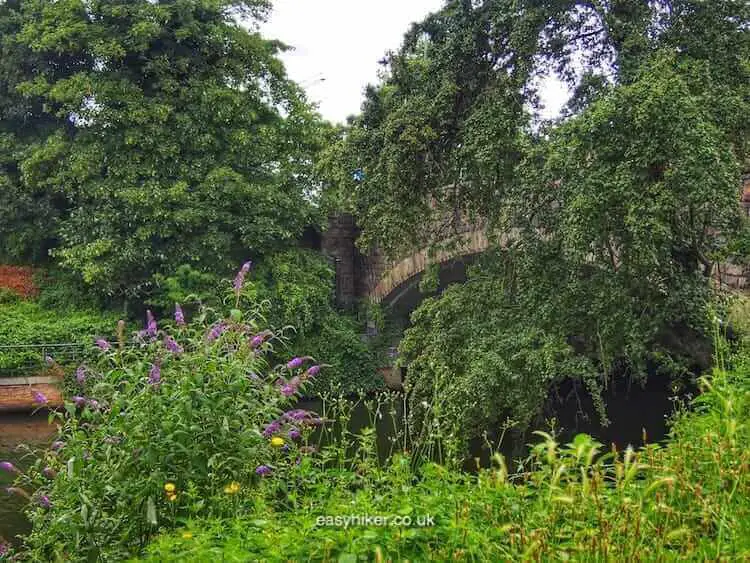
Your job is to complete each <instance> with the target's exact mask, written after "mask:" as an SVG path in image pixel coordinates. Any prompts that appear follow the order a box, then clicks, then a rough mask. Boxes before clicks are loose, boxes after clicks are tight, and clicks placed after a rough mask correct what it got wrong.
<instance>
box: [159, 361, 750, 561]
mask: <svg viewBox="0 0 750 563" xmlns="http://www.w3.org/2000/svg"><path fill="white" fill-rule="evenodd" d="M749 381H750V365H749V364H748V363H747V362H741V363H740V364H739V365H738V366H737V369H736V371H735V372H733V373H724V372H721V371H716V372H715V374H714V377H713V379H712V380H710V381H709V380H705V381H704V385H705V390H706V392H705V393H704V394H703V395H702V396H701V397H700V398H699V399H697V400H696V402H695V405H694V408H695V412H692V413H682V414H681V415H679V416H678V418H677V420H676V422H675V423H674V426H673V430H672V435H671V441H670V443H669V444H668V445H667V446H666V447H660V446H658V445H650V446H647V447H646V448H644V449H642V450H640V451H638V452H636V451H633V450H632V449H628V450H626V451H625V452H619V453H617V454H607V453H606V452H604V451H603V450H602V446H601V444H598V443H597V442H596V441H594V440H592V439H591V438H590V437H588V436H586V435H579V436H577V437H576V438H575V439H574V440H573V441H572V442H571V443H569V444H566V445H563V446H561V445H559V444H557V443H556V442H555V440H554V438H553V437H552V436H550V435H546V434H539V433H538V434H539V435H540V437H541V441H540V442H539V443H538V444H536V445H535V446H534V447H533V449H532V452H533V453H532V455H531V457H530V459H529V460H528V461H527V462H526V464H525V469H524V470H522V471H521V472H520V473H518V474H515V475H513V474H509V471H508V467H507V466H506V464H505V461H504V459H503V458H502V457H501V456H499V455H496V456H495V458H494V460H495V464H494V466H493V467H492V468H489V469H483V470H481V471H479V472H477V473H476V474H468V473H462V472H458V471H455V470H451V469H448V468H446V467H443V466H440V465H436V464H433V463H427V464H423V465H420V466H418V467H416V468H415V466H414V465H413V463H412V462H413V460H412V459H410V457H409V456H405V455H396V456H395V457H393V458H392V459H391V461H390V463H389V464H388V465H387V467H385V468H383V469H380V468H378V467H377V466H376V465H373V464H367V463H364V462H363V461H361V460H360V461H357V460H356V459H353V460H352V463H351V464H341V463H336V464H334V466H333V467H330V466H329V467H327V468H318V469H317V470H315V471H310V470H309V467H304V466H303V467H300V468H297V469H296V471H297V479H296V480H294V481H288V482H287V490H288V491H289V493H288V494H286V495H285V496H283V499H282V500H279V498H280V495H279V494H278V487H276V488H273V487H272V482H271V481H268V482H267V483H265V486H266V488H265V489H263V490H262V491H261V492H265V493H266V494H264V495H263V496H260V495H259V498H258V500H257V501H256V503H255V504H254V505H253V507H252V510H250V511H249V512H248V513H245V514H242V515H240V516H239V517H237V518H235V519H225V520H221V519H196V520H194V521H191V522H189V523H188V525H187V526H186V527H185V528H184V529H183V530H180V531H177V532H175V533H172V534H167V535H164V536H162V537H161V538H159V539H158V540H156V541H155V542H153V543H152V544H151V545H150V546H149V548H148V555H147V557H145V558H144V559H145V560H147V561H159V562H165V561H206V560H210V559H213V558H217V557H221V558H222V560H223V561H249V560H261V561H282V560H306V561H307V560H313V561H331V562H333V561H362V560H375V561H389V560H392V561H397V560H398V561H400V560H411V561H448V560H457V561H488V562H489V561H492V562H494V561H522V560H535V561H548V560H562V561H564V560H576V561H592V560H595V561H600V560H601V561H630V560H646V561H657V560H658V561H664V560H677V559H689V560H727V561H729V560H746V559H747V558H748V557H750V471H748V468H750V450H748V448H747V447H746V444H747V442H748V440H750V384H748V382H749ZM367 435H368V434H367V433H366V432H365V433H363V434H362V442H364V443H366V441H367ZM323 453H324V454H325V452H323ZM323 457H325V455H324V456H323ZM360 457H361V456H360ZM311 463H312V462H311ZM285 478H286V479H289V476H285ZM272 493H273V494H272ZM363 516H370V517H376V516H387V517H389V518H391V519H393V518H394V517H398V518H401V519H403V518H404V517H407V518H409V519H410V520H411V525H402V526H399V527H394V526H390V525H382V523H381V525H378V524H377V523H373V522H370V524H369V525H367V523H365V524H362V522H361V521H360V522H357V520H356V518H357V517H359V518H361V517H363ZM335 517H340V518H341V520H340V522H339V523H338V524H339V525H338V526H337V525H336V524H337V523H336V521H335V520H333V518H335ZM352 517H354V518H352ZM427 517H432V520H433V521H428V520H427ZM345 518H350V520H349V521H348V522H349V525H346V524H345V522H346V521H345V520H344V519H345ZM420 522H421V523H422V524H428V525H425V526H420V525H419V524H420ZM394 523H395V522H394ZM400 523H402V524H403V520H402V521H401V522H400ZM330 524H333V525H330Z"/></svg>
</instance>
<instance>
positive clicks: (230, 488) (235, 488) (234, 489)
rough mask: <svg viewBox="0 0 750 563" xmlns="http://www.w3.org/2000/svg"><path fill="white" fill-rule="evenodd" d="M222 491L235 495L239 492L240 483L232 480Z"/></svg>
mask: <svg viewBox="0 0 750 563" xmlns="http://www.w3.org/2000/svg"><path fill="white" fill-rule="evenodd" d="M224 492H225V493H226V494H228V495H235V494H237V493H239V492H240V484H239V483H238V482H237V481H232V482H231V483H229V484H228V485H227V486H226V487H224Z"/></svg>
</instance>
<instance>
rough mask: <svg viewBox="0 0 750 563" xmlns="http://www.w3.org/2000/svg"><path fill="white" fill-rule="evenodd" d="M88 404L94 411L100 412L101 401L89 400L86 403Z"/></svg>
mask: <svg viewBox="0 0 750 563" xmlns="http://www.w3.org/2000/svg"><path fill="white" fill-rule="evenodd" d="M86 404H87V405H88V407H89V408H90V409H91V410H92V411H98V410H99V401H97V400H96V399H89V400H88V401H86Z"/></svg>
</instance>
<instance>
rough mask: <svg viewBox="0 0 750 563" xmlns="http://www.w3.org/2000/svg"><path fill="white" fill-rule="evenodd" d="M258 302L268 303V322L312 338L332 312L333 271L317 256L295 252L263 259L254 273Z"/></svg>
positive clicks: (286, 252)
mask: <svg viewBox="0 0 750 563" xmlns="http://www.w3.org/2000/svg"><path fill="white" fill-rule="evenodd" d="M254 281H255V282H256V283H257V295H258V298H259V299H262V300H268V301H269V303H270V311H269V319H271V320H272V322H273V323H274V324H276V325H279V326H284V325H293V326H294V327H295V328H296V329H297V330H298V331H299V332H300V333H301V334H304V335H307V334H312V333H314V332H315V331H317V330H319V329H320V327H321V326H322V321H323V317H326V316H328V315H329V314H330V312H331V311H332V310H333V299H334V283H335V279H334V271H333V268H332V267H331V265H330V264H329V263H328V262H327V261H326V260H325V258H323V256H321V255H320V254H319V253H317V252H313V251H308V250H302V249H295V250H287V251H285V252H279V253H276V254H274V255H273V256H269V257H267V258H266V259H264V260H263V261H262V262H261V263H260V264H259V266H258V268H257V269H256V271H255V275H254Z"/></svg>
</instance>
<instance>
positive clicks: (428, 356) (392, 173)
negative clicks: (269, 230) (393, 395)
mask: <svg viewBox="0 0 750 563" xmlns="http://www.w3.org/2000/svg"><path fill="white" fill-rule="evenodd" d="M749 12H750V8H749V7H748V5H747V3H745V2H741V1H734V0H727V1H724V2H710V3H709V2H702V1H697V0H654V1H651V2H647V3H646V2H643V1H640V0H609V1H593V2H589V1H585V2H584V1H575V0H548V1H543V2H538V1H534V2H531V1H525V0H484V1H479V2H476V1H473V2H472V1H468V0H467V1H460V0H453V1H449V2H446V4H445V7H444V8H443V9H442V10H440V11H439V12H437V13H435V14H432V15H430V16H429V17H427V18H426V19H425V20H424V21H422V22H420V23H417V24H415V25H414V26H413V27H412V29H411V30H410V31H409V33H408V34H407V35H406V37H405V40H404V43H403V45H402V47H401V49H399V50H398V51H397V52H394V53H391V54H390V55H389V56H388V57H386V59H385V60H384V61H383V64H384V68H383V78H382V81H381V83H380V84H378V85H376V86H372V87H370V88H369V89H368V90H367V96H366V101H365V102H364V105H363V108H362V114H361V115H360V116H358V117H356V118H355V119H354V120H353V122H352V126H351V128H350V130H349V131H348V132H347V134H346V135H345V136H344V137H343V140H342V141H341V143H340V144H339V145H338V147H336V149H334V150H335V151H337V153H336V154H337V155H338V158H339V159H340V160H341V161H342V162H344V163H345V166H346V167H348V169H350V170H355V169H361V170H362V173H361V178H360V181H357V182H352V181H349V182H342V181H341V179H340V178H335V180H334V181H332V186H333V187H332V189H337V190H339V192H342V193H344V194H346V195H347V196H348V197H349V202H350V205H351V206H352V207H353V208H355V209H356V210H357V212H358V214H359V218H360V222H361V225H362V227H363V229H364V234H363V238H362V240H361V244H362V245H363V246H372V245H377V246H379V247H381V248H383V249H385V250H386V251H387V252H388V253H389V254H390V255H391V256H392V257H394V258H398V257H399V256H400V255H401V254H402V253H403V252H404V251H405V250H407V249H408V248H414V247H415V246H416V247H421V246H423V245H424V244H429V243H437V242H438V240H439V239H446V238H450V236H451V235H452V234H453V233H454V231H452V230H451V228H452V227H453V226H458V224H459V223H460V221H465V220H466V218H467V217H468V218H469V219H470V220H473V221H481V222H482V223H483V224H486V225H488V228H489V232H490V233H491V234H494V235H498V234H500V233H508V232H513V233H516V234H515V236H514V237H513V238H512V240H511V242H510V243H509V246H510V248H509V249H508V252H500V253H497V254H495V258H494V261H495V262H497V264H496V265H495V266H493V267H490V268H489V269H485V270H483V271H482V273H481V274H476V275H478V276H479V277H478V278H476V279H474V281H473V282H472V283H467V284H465V285H464V286H462V287H460V288H455V289H452V290H451V292H450V293H449V294H447V295H446V296H445V297H443V298H442V299H438V300H437V301H430V302H429V303H427V304H425V306H424V308H423V310H420V311H418V312H417V313H415V315H414V316H413V322H414V326H413V327H412V328H411V329H410V331H407V339H406V342H405V345H404V352H405V353H406V359H405V361H406V362H410V369H409V379H410V380H411V384H412V385H413V386H414V389H415V390H419V392H415V393H414V396H415V400H422V399H423V398H424V397H425V396H430V394H431V393H433V392H435V389H436V388H437V385H438V384H439V383H438V382H440V381H444V378H443V377H442V375H441V374H444V373H451V374H452V377H454V378H458V379H462V380H466V381H468V383H466V385H464V386H463V389H471V388H478V386H480V385H481V382H482V381H483V378H486V377H490V378H492V377H494V376H493V375H491V373H494V372H493V369H494V368H493V369H490V372H491V373H490V372H488V371H487V369H489V368H487V369H485V368H482V369H476V366H495V365H498V363H497V360H498V358H499V356H498V351H499V350H503V351H504V353H502V354H500V356H502V360H503V362H504V363H503V366H505V367H503V369H502V370H500V371H498V373H500V372H503V373H505V372H504V371H503V370H507V368H508V365H510V364H508V362H511V363H512V361H511V359H510V358H511V357H516V356H513V353H512V351H511V350H512V349H515V350H516V352H517V353H518V354H521V353H523V354H524V355H525V356H524V357H526V359H525V360H523V361H521V360H519V361H521V363H523V364H524V365H525V366H526V368H524V369H521V370H516V372H515V373H516V374H517V377H516V379H515V380H514V379H513V378H511V379H510V380H508V381H510V382H511V383H510V384H513V381H515V383H514V384H515V386H516V389H522V388H527V389H532V390H533V393H532V391H530V393H532V394H533V396H534V397H536V396H538V389H539V387H540V386H542V387H544V386H547V385H548V384H549V381H554V380H555V377H552V376H551V373H552V372H554V371H555V369H552V368H551V367H550V366H551V365H553V364H554V363H555V362H558V364H557V374H558V376H560V377H562V376H564V375H565V376H567V374H570V365H572V364H571V363H570V359H569V356H568V354H567V353H566V352H565V351H564V349H563V348H560V347H559V344H560V343H561V342H562V343H563V344H564V345H565V346H567V347H568V351H569V352H571V351H572V352H575V353H576V354H578V355H580V356H581V357H582V358H585V359H587V360H590V361H591V362H593V364H592V365H593V369H594V370H595V371H596V372H597V373H599V375H600V376H601V377H605V378H606V377H608V376H610V375H612V374H619V375H622V374H626V375H630V376H635V377H643V376H645V373H646V372H647V371H651V372H653V371H654V369H658V370H666V371H669V372H670V373H672V374H679V373H685V372H691V371H695V370H696V369H699V367H700V366H701V365H705V358H703V357H700V356H701V354H700V353H698V351H699V350H702V347H701V346H699V345H698V344H697V343H699V342H700V341H701V340H702V339H704V338H705V335H706V334H707V320H708V318H709V310H710V308H711V306H712V299H711V298H712V290H711V286H710V284H709V283H708V277H709V276H710V275H711V273H712V271H713V265H714V264H715V263H716V262H717V261H720V260H724V259H726V258H727V257H729V255H730V252H731V249H732V246H731V241H732V240H733V239H734V238H735V237H736V236H737V235H738V234H739V233H740V232H741V230H742V229H744V223H743V220H742V218H741V216H740V210H739V205H738V201H739V194H740V177H741V172H742V167H743V165H744V164H746V163H747V159H748V139H750V135H749V134H750V118H749V117H748V116H750V98H749V97H748V88H747V85H748V84H750V41H748V39H749V38H748V34H750V15H749ZM553 70H554V71H555V72H557V73H558V75H559V76H561V77H563V78H564V79H565V80H567V81H568V84H569V86H570V87H571V89H572V92H573V95H572V97H571V100H570V102H569V103H568V105H567V107H566V109H565V112H564V114H563V116H561V118H559V119H557V120H555V121H552V122H544V121H542V120H541V119H540V118H539V112H538V110H539V108H540V101H539V88H540V84H541V82H540V77H542V76H544V75H545V74H547V73H549V72H550V71H553ZM446 217H447V218H449V219H451V220H449V221H448V222H447V223H446V221H445V218H446ZM456 219H458V220H460V221H455V220H456ZM451 221H454V223H455V225H454V223H452V222H451ZM435 225H440V226H441V228H440V229H437V230H436V229H435ZM498 238H499V237H498ZM482 280H484V281H482ZM487 280H494V281H492V282H490V281H487ZM501 282H502V283H501ZM488 288H491V291H493V292H494V291H497V292H500V293H501V294H502V296H500V295H498V296H494V297H493V296H492V295H491V294H488V293H487V292H488V291H489V289H488ZM498 300H499V302H501V303H505V304H506V305H504V307H505V306H507V304H512V310H508V314H512V315H514V320H513V322H511V320H510V319H508V318H507V317H506V316H505V315H499V316H497V315H486V314H481V313H480V314H479V315H478V316H476V315H474V316H473V315H471V314H468V313H467V314H466V315H459V316H456V315H455V311H456V309H455V304H456V303H459V302H460V303H463V304H464V305H463V306H462V308H463V309H464V310H465V311H467V312H468V311H471V310H473V309H472V304H475V305H476V306H477V307H478V311H484V310H485V309H483V304H486V303H494V302H496V301H498ZM448 319H453V321H452V322H448ZM516 319H517V320H516ZM472 323H473V324H472ZM457 325H462V326H464V327H465V329H466V330H465V331H462V329H461V328H460V327H457ZM521 329H523V330H521ZM459 334H463V336H464V337H468V336H469V335H470V334H472V335H475V337H474V341H473V343H472V344H471V345H470V344H469V343H467V344H466V346H467V347H468V349H469V350H472V358H471V361H469V360H467V361H466V362H458V363H457V364H456V363H455V362H454V361H453V360H450V359H449V358H447V357H446V356H445V354H437V353H436V349H435V346H432V345H425V346H422V345H418V343H419V342H421V343H423V344H424V343H428V342H440V343H443V344H441V345H445V343H446V342H450V341H451V339H452V338H453V337H455V336H456V335H459ZM477 334H479V335H480V336H476V335H477ZM514 335H518V336H517V337H515V339H514ZM522 335H525V336H523V337H522ZM530 341H537V342H538V346H531V347H530V348H529V346H528V342H530ZM481 342H485V343H487V345H486V346H484V345H482V344H481ZM510 342H515V344H514V345H513V346H511V347H510V348H508V345H509V343H510ZM545 342H546V344H545ZM441 345H438V347H439V346H441ZM550 346H553V348H550ZM450 349H451V350H454V349H455V348H454V347H451V348H450ZM551 349H554V350H556V354H558V355H557V356H555V354H552V355H550V353H549V350H551ZM535 355H536V357H533V356H535ZM527 356H532V357H527ZM555 357H558V358H559V360H555V362H552V363H550V361H551V359H552V358H555ZM517 358H518V357H517ZM539 365H543V366H545V367H544V369H541V370H536V369H531V367H533V366H539ZM649 366H650V367H649ZM654 366H657V367H656V368H654ZM498 369H500V368H498ZM590 372H591V369H589V368H586V369H583V368H582V369H581V374H580V375H581V376H584V375H586V374H587V373H590ZM519 374H520V375H519ZM503 377H504V376H503ZM503 377H501V378H500V380H502V381H505V379H503ZM528 378H532V379H535V380H536V383H535V384H534V385H529V384H528V381H527V379H528ZM495 379H496V378H495ZM558 379H559V378H558ZM498 381H499V380H498ZM507 390H508V388H507V387H506V391H507ZM507 392H508V393H509V394H510V396H512V395H513V393H511V392H510V391H507ZM472 397H474V398H475V395H473V394H472V393H467V394H466V396H465V402H464V403H463V404H464V405H467V408H469V407H468V405H470V404H473V403H471V401H470V398H472ZM471 400H473V399H471ZM532 403H533V401H532ZM529 404H530V403H529V401H526V400H523V401H522V400H515V401H511V402H510V403H509V408H510V410H511V411H513V410H514V409H515V410H516V411H518V410H522V411H523V410H524V409H526V410H528V409H527V408H526V407H527V406H528V405H529ZM535 404H538V403H535ZM417 406H418V403H415V409H416V410H418V408H417ZM460 410H461V409H460V408H459V409H458V411H459V412H460ZM480 411H481V412H484V413H485V414H486V413H487V412H490V411H487V410H482V409H480ZM492 412H493V413H494V414H493V416H495V415H497V414H498V413H497V412H496V410H494V411H492ZM514 414H517V415H518V418H519V419H527V415H528V412H515V413H514Z"/></svg>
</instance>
